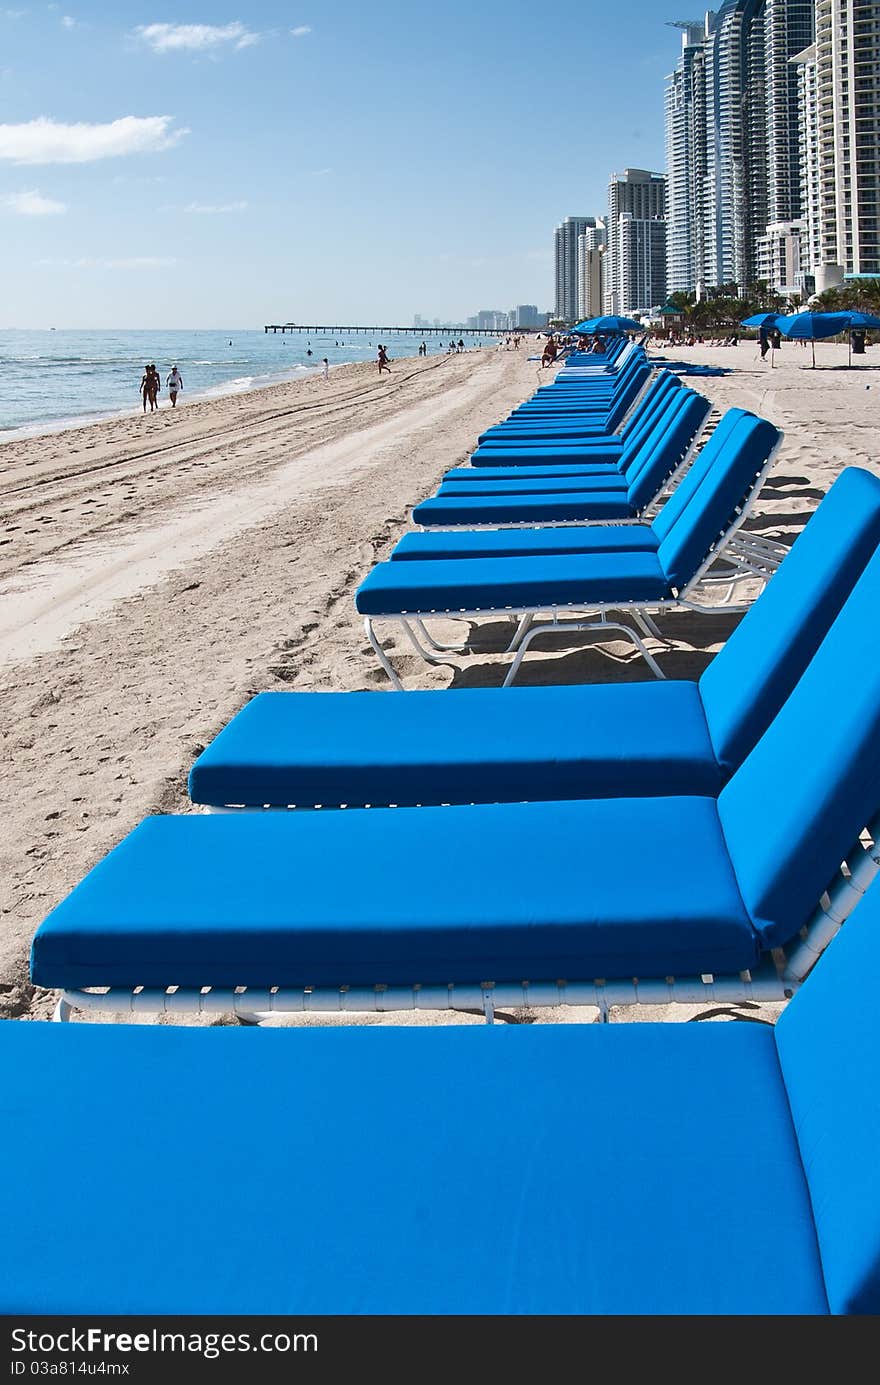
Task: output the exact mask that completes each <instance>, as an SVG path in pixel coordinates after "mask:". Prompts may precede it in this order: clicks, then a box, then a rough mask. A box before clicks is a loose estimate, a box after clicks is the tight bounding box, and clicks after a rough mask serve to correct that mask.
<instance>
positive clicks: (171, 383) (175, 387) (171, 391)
mask: <svg viewBox="0 0 880 1385" xmlns="http://www.w3.org/2000/svg"><path fill="white" fill-rule="evenodd" d="M165 384H166V385H167V386H168V397H169V399H170V400H171V407H172V409H176V408H177V396H178V394H179V393H180V391H181V390H182V389H183V376H182V375H181V373H180V371H179V370H178V369H177V366H174V367H173V369H172V371H171V374H170V375H169V376H168V377H167V379H166V381H165Z"/></svg>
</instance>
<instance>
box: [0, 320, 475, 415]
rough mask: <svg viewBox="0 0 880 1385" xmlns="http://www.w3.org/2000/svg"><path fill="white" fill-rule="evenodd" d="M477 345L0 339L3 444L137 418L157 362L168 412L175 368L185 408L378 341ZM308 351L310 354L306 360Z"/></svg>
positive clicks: (319, 339) (50, 335)
mask: <svg viewBox="0 0 880 1385" xmlns="http://www.w3.org/2000/svg"><path fill="white" fill-rule="evenodd" d="M453 336H454V337H455V339H456V340H458V337H459V336H463V337H464V339H465V341H466V343H467V344H468V345H469V346H471V345H474V344H482V343H483V342H484V341H485V338H482V337H481V338H477V339H476V341H475V340H474V339H473V338H470V337H468V335H467V333H464V332H462V333H460V332H458V331H455V332H453V331H452V330H448V331H447V332H441V333H439V334H437V333H432V334H430V335H425V337H424V338H422V337H421V336H416V335H414V334H407V335H399V336H396V337H395V336H383V337H381V338H378V339H376V340H374V339H373V337H372V336H369V335H366V336H365V335H364V334H363V333H361V334H360V335H357V336H353V337H349V338H345V337H341V336H339V335H331V336H326V335H325V336H307V335H306V334H305V333H295V334H294V333H291V332H288V333H286V334H285V335H284V336H282V335H281V333H280V332H278V333H277V334H273V333H272V332H269V333H268V334H266V333H264V332H263V331H262V329H258V330H256V331H236V330H231V331H228V332H208V331H205V332H182V331H175V332H171V331H168V332H150V331H139V332H122V331H119V332H69V331H61V330H60V329H59V330H58V331H33V332H31V331H19V330H10V331H0V439H2V438H5V437H9V436H15V435H16V434H27V433H38V432H44V431H50V430H52V429H54V428H58V427H66V426H71V425H73V424H77V423H88V422H92V421H93V420H95V419H98V418H107V417H112V416H114V415H117V414H123V413H129V412H131V413H134V412H137V411H139V410H140V409H141V399H140V394H139V385H140V379H141V375H142V374H143V368H144V365H145V364H146V363H147V362H148V361H150V362H155V364H156V366H157V368H158V370H159V374H160V376H161V379H162V393H161V394H160V396H159V401H160V405H161V406H162V407H165V408H167V407H168V392H167V390H166V389H165V377H166V376H167V375H168V373H169V371H170V370H171V367H172V366H174V365H176V366H178V368H179V370H180V373H181V375H182V376H183V383H184V391H183V394H182V395H181V396H180V398H179V399H178V401H177V402H178V408H179V407H180V406H181V404H184V403H185V402H186V401H187V400H188V399H196V398H205V397H206V396H207V397H210V396H212V395H221V394H236V393H239V392H241V391H244V390H250V389H257V388H259V387H260V386H261V385H272V384H276V383H278V382H279V381H282V380H293V379H296V378H297V377H298V376H304V375H307V374H313V373H314V372H316V371H319V370H320V368H321V364H320V363H321V360H322V358H323V357H324V356H326V357H327V359H328V361H329V362H330V365H331V366H334V365H341V364H343V363H346V362H349V361H368V360H375V357H376V347H377V345H378V341H379V340H381V341H382V342H383V344H384V345H385V346H386V347H387V349H388V354H389V356H390V357H391V358H392V360H393V359H394V358H395V357H399V356H414V355H415V354H416V352H417V351H418V349H419V345H420V343H421V341H422V340H423V339H424V340H425V341H426V342H427V345H428V354H429V356H435V355H437V354H442V353H443V352H445V350H446V348H447V346H448V344H449V341H450V339H451V338H452V337H453ZM309 350H311V352H312V355H311V356H309V355H308V351H309Z"/></svg>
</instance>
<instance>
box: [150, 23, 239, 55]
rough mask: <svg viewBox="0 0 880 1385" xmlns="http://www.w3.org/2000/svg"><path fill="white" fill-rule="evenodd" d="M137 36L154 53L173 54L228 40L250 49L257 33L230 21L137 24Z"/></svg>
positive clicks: (200, 49)
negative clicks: (224, 22)
mask: <svg viewBox="0 0 880 1385" xmlns="http://www.w3.org/2000/svg"><path fill="white" fill-rule="evenodd" d="M135 33H136V34H137V36H138V38H141V39H143V41H144V43H146V44H148V45H149V46H150V48H152V50H153V52H154V53H173V52H180V51H181V50H184V49H189V50H195V51H197V52H198V51H204V50H205V49H210V48H219V47H220V46H221V45H222V44H224V43H231V44H232V45H233V46H234V47H235V48H250V47H251V45H252V44H254V43H259V41H260V35H259V34H255V33H253V32H252V31H251V30H250V29H246V28H245V26H244V25H243V24H242V23H241V21H240V20H238V19H235V20H233V21H232V23H231V24H139V25H138V27H137V28H136V29H135Z"/></svg>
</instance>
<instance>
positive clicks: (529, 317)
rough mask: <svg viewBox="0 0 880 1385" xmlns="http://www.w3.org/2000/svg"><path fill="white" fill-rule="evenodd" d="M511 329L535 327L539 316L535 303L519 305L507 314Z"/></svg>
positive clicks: (538, 321)
mask: <svg viewBox="0 0 880 1385" xmlns="http://www.w3.org/2000/svg"><path fill="white" fill-rule="evenodd" d="M508 316H509V318H510V325H511V327H537V326H538V325H539V323H540V314H539V312H538V307H537V304H536V303H519V304H517V306H516V307H515V308H512V309H511V311H510V313H509V314H508Z"/></svg>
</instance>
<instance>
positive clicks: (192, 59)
mask: <svg viewBox="0 0 880 1385" xmlns="http://www.w3.org/2000/svg"><path fill="white" fill-rule="evenodd" d="M700 8H701V7H700V6H696V7H695V13H697V12H699V10H700ZM667 13H668V14H669V16H671V17H672V18H675V17H676V16H677V11H675V10H674V8H670V10H669V11H668V12H667V11H666V9H665V6H658V5H657V4H656V0H616V3H613V4H610V5H609V4H608V3H607V0H580V3H577V4H575V3H563V4H555V5H553V4H544V5H539V4H536V3H535V2H534V0H470V3H465V0H444V2H443V3H435V4H433V5H431V6H428V5H426V4H424V3H418V0H416V3H409V4H404V3H402V2H401V0H387V3H384V4H383V3H381V0H379V2H378V3H376V4H368V3H365V0H337V3H335V4H332V5H329V4H326V3H325V4H323V5H320V4H318V3H317V0H292V3H289V4H287V3H285V4H282V3H276V2H275V0H267V2H266V3H260V0H250V3H249V4H247V5H245V4H242V3H239V2H237V0H229V3H227V2H226V0H211V2H210V3H200V2H198V0H193V3H186V0H184V3H179V4H177V5H175V6H169V7H168V8H167V9H163V8H162V7H161V6H158V7H157V6H156V5H149V6H146V5H142V4H141V5H131V4H126V3H115V4H110V3H98V2H97V0H93V2H92V3H87V2H86V0H82V2H80V0H61V3H60V4H45V3H29V0H11V3H4V0H0V234H2V244H3V248H4V254H3V260H2V268H0V327H45V326H57V327H121V328H125V327H128V328H134V327H226V326H228V327H249V326H259V325H261V324H262V323H263V322H266V321H283V320H297V321H316V320H317V321H322V322H328V321H332V320H334V319H335V320H336V321H340V320H343V321H345V322H351V323H353V322H357V321H367V320H369V321H371V322H375V321H376V320H381V321H382V322H384V323H386V324H391V323H392V322H400V323H403V324H407V323H409V322H410V321H411V320H412V316H413V314H414V313H417V312H420V313H423V314H425V315H426V316H429V317H435V316H438V317H441V318H447V317H448V318H451V319H458V318H461V317H463V316H465V315H468V314H470V313H473V312H476V311H477V310H478V309H480V308H509V307H510V306H511V305H512V304H513V303H537V304H538V306H539V307H540V308H546V307H550V306H552V297H553V293H552V236H553V228H554V226H555V225H556V223H557V222H558V221H559V220H560V218H561V217H563V216H565V215H570V214H581V215H583V214H587V215H590V214H595V213H601V212H602V210H603V208H604V205H605V201H606V187H607V181H608V175H609V173H610V172H611V171H612V170H614V169H618V168H623V167H625V166H627V165H629V166H631V167H648V168H658V169H659V168H662V167H663V114H662V113H663V77H664V74H665V73H666V72H668V71H669V70H670V69H671V68H672V66H673V64H674V62H675V59H676V55H677V52H678V45H679V40H678V37H677V35H676V34H675V33H674V32H673V30H671V29H668V28H666V27H664V21H665V19H666V18H667Z"/></svg>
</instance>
